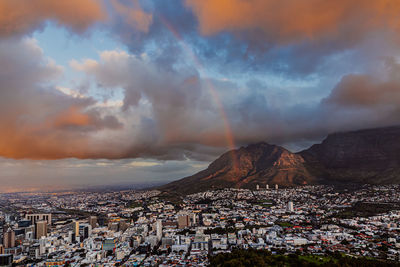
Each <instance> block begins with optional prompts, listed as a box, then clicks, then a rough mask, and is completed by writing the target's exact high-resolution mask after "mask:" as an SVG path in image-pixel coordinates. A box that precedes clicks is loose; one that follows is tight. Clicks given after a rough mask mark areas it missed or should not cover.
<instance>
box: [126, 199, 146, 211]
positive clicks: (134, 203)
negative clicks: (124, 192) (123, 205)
mask: <svg viewBox="0 0 400 267" xmlns="http://www.w3.org/2000/svg"><path fill="white" fill-rule="evenodd" d="M127 207H128V208H130V209H134V208H139V207H143V203H142V202H139V201H129V202H128V204H127Z"/></svg>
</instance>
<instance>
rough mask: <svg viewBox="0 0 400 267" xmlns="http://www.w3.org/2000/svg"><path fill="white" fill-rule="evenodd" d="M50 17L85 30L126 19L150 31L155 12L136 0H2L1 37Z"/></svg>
mask: <svg viewBox="0 0 400 267" xmlns="http://www.w3.org/2000/svg"><path fill="white" fill-rule="evenodd" d="M48 21H52V22H55V23H56V24H58V25H60V26H63V27H66V28H67V29H69V30H71V31H74V32H76V33H79V34H82V33H84V32H86V31H87V30H88V29H89V28H90V27H91V26H93V25H95V24H98V25H101V27H102V28H105V29H108V28H110V27H112V25H115V24H119V23H120V22H123V23H124V24H125V25H126V26H129V28H130V30H131V31H132V30H134V31H139V32H147V31H148V29H149V27H150V25H151V24H152V14H150V13H147V12H145V11H144V10H143V9H142V8H141V6H140V3H139V2H138V1H137V0H132V1H121V0H112V1H110V2H108V1H103V0H67V1H53V0H18V1H8V0H3V1H0V37H3V38H4V37H5V38H7V37H12V36H23V35H25V34H29V33H32V32H34V31H35V30H37V29H40V28H41V27H44V25H45V23H46V22H48Z"/></svg>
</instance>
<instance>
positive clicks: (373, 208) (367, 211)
mask: <svg viewBox="0 0 400 267" xmlns="http://www.w3.org/2000/svg"><path fill="white" fill-rule="evenodd" d="M398 209H400V205H399V203H372V202H357V203H355V204H354V205H353V206H352V207H349V208H346V209H344V210H343V211H340V212H339V213H338V214H337V215H335V217H337V218H346V219H349V218H353V217H370V216H375V215H377V214H381V213H387V212H389V211H391V210H398Z"/></svg>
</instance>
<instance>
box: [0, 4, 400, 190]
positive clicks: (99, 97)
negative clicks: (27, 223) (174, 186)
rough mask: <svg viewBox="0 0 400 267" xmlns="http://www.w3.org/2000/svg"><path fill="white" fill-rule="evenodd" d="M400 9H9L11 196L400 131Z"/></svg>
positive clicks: (0, 110) (2, 121)
mask: <svg viewBox="0 0 400 267" xmlns="http://www.w3.org/2000/svg"><path fill="white" fill-rule="evenodd" d="M399 12H400V2H399V1H397V0H373V1H369V2H368V4H365V1H363V0H353V1H347V0H339V1H324V0H309V1H295V2H290V4H289V2H288V1H274V0H251V1H243V0H229V1H228V0H182V1H179V0H176V1H138V0H132V1H125V0H111V1H101V0H98V1H96V0H68V1H50V0H32V1H8V0H1V1H0V63H1V68H0V156H1V158H0V170H1V171H0V191H3V192H10V191H29V190H35V191H36V190H63V189H69V188H83V187H91V186H102V185H134V184H138V183H145V182H146V183H148V182H150V183H166V182H169V181H172V180H176V179H179V178H182V177H185V176H188V175H191V174H193V173H196V172H197V171H200V170H202V169H205V168H206V167H207V166H208V164H209V163H210V162H211V161H213V160H215V159H216V158H217V157H218V156H219V155H220V154H222V153H223V152H225V151H227V150H230V149H233V148H238V147H240V146H244V145H248V144H251V143H257V142H260V141H265V142H268V143H270V144H277V145H282V146H283V147H285V148H287V149H289V150H290V151H292V152H296V151H300V150H302V149H306V148H308V147H309V146H310V145H311V144H314V143H318V142H320V141H322V140H323V139H324V138H325V137H326V135H327V134H330V133H333V132H338V131H349V130H358V129H365V128H374V127H381V126H390V125H398V124H399V122H400V113H399V107H400V91H399V89H398V88H399V85H400V78H399V77H400V76H399V70H400V65H399V45H400V43H399V27H400V21H399V16H398V14H399Z"/></svg>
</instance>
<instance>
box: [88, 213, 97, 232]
mask: <svg viewBox="0 0 400 267" xmlns="http://www.w3.org/2000/svg"><path fill="white" fill-rule="evenodd" d="M89 224H90V226H91V227H92V229H94V228H96V227H97V216H90V217H89Z"/></svg>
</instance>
